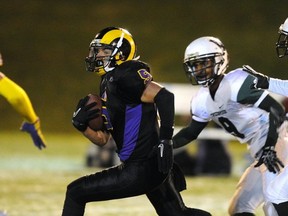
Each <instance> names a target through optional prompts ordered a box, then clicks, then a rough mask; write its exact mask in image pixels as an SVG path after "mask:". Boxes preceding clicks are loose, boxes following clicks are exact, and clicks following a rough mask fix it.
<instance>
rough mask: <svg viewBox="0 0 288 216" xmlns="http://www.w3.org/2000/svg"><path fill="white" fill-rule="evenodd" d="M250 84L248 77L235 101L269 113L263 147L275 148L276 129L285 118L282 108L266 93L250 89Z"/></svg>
mask: <svg viewBox="0 0 288 216" xmlns="http://www.w3.org/2000/svg"><path fill="white" fill-rule="evenodd" d="M252 83H253V77H251V76H248V77H247V78H246V80H245V81H244V83H243V85H242V86H241V88H240V90H239V93H238V95H237V101H238V102H239V103H242V104H252V105H253V106H256V107H259V108H260V109H263V110H265V111H266V112H268V113H269V131H268V135H267V139H266V142H265V146H275V144H276V141H277V139H278V133H277V129H278V128H279V126H280V125H281V124H282V122H283V120H284V117H285V111H284V108H283V106H282V105H281V104H280V103H278V102H277V101H276V100H275V99H274V98H273V97H272V96H271V95H269V94H268V92H267V91H264V90H261V89H251V88H250V86H251V84H252Z"/></svg>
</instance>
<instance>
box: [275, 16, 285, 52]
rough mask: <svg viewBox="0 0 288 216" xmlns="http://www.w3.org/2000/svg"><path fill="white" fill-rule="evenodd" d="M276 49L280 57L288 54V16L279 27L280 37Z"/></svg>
mask: <svg viewBox="0 0 288 216" xmlns="http://www.w3.org/2000/svg"><path fill="white" fill-rule="evenodd" d="M276 51H277V55H278V57H279V58H282V57H284V56H288V18H287V19H286V20H285V22H284V23H283V24H282V25H280V27H279V37H278V41H277V43H276Z"/></svg>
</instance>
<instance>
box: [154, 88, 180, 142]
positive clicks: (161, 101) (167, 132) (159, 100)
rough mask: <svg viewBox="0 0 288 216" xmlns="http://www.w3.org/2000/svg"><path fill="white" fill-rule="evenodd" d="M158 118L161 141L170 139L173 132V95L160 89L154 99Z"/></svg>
mask: <svg viewBox="0 0 288 216" xmlns="http://www.w3.org/2000/svg"><path fill="white" fill-rule="evenodd" d="M154 101H155V104H156V106H157V109H158V113H159V116H160V134H159V138H160V140H161V139H172V136H173V131H174V116H175V109H174V94H173V93H171V92H169V91H168V90H166V89H165V88H162V89H161V90H160V91H159V92H158V93H157V95H156V96H155V98H154Z"/></svg>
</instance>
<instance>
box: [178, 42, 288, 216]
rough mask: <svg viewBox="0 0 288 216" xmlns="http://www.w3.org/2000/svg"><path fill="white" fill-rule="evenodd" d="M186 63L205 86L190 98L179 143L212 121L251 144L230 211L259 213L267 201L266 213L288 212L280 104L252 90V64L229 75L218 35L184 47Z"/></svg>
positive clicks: (188, 70)
mask: <svg viewBox="0 0 288 216" xmlns="http://www.w3.org/2000/svg"><path fill="white" fill-rule="evenodd" d="M184 66H185V71H186V74H187V76H188V78H189V79H190V81H191V83H192V84H196V85H202V88H200V90H199V92H198V93H197V94H196V96H195V97H194V98H193V99H192V102H191V113H192V120H191V123H190V124H189V125H188V126H187V127H186V128H183V129H182V130H180V131H179V132H178V133H177V134H176V135H175V136H174V137H173V141H174V147H175V148H179V147H181V146H183V145H186V144H188V143H190V142H191V141H192V140H194V139H196V138H197V137H198V135H199V134H200V133H201V131H202V130H203V129H204V128H205V126H206V125H207V124H208V122H209V121H214V122H216V123H217V124H218V125H219V126H221V127H222V128H223V129H224V130H226V131H227V132H228V133H230V134H232V135H234V136H235V137H237V139H238V140H239V141H240V142H241V143H247V144H248V145H247V146H248V149H249V151H250V154H251V155H252V157H254V158H255V163H253V164H252V165H251V166H250V167H249V168H248V169H247V170H246V171H245V173H244V174H243V176H242V178H241V179H240V182H239V184H238V187H237V191H236V192H235V194H234V197H233V198H232V201H231V204H230V207H229V214H230V215H235V216H236V215H237V216H240V215H242V216H244V215H254V211H255V209H256V208H257V207H258V206H259V205H260V204H262V203H263V202H265V203H266V205H265V206H266V207H267V208H265V212H266V213H265V214H266V215H271V216H272V215H273V216H275V215H277V214H278V215H279V216H284V215H286V216H287V212H288V206H287V205H285V206H284V205H282V204H283V203H284V204H286V203H285V202H287V201H288V171H287V170H288V168H287V167H286V166H285V168H284V165H286V164H288V161H287V160H286V159H285V158H287V156H288V149H287V147H288V145H286V146H287V147H286V149H285V148H284V147H285V145H282V144H283V143H285V138H286V137H287V136H286V128H285V127H284V126H283V127H281V130H282V131H283V132H282V133H281V136H279V135H278V128H280V125H282V123H283V121H282V119H283V118H282V116H284V115H285V113H284V109H283V107H282V106H281V104H279V103H278V102H277V101H275V100H274V99H273V98H272V97H271V96H270V95H269V93H268V92H267V91H264V90H261V89H251V88H250V86H251V85H252V84H253V81H254V79H255V78H254V77H253V76H250V75H249V74H247V73H246V72H245V71H246V70H250V67H249V66H244V67H243V68H238V69H236V70H233V71H231V72H229V73H228V74H224V72H225V71H226V69H227V67H228V54H227V51H226V49H225V47H224V45H223V43H222V42H221V41H220V40H219V39H217V38H214V37H201V38H198V39H196V40H194V41H192V42H191V43H190V44H189V46H188V47H187V48H186V51H185V57H184ZM283 124H284V123H283ZM287 139H288V137H287ZM278 150H279V152H281V154H279V153H278ZM286 182H287V183H286ZM279 185H281V186H279ZM269 204H270V205H269ZM272 204H273V205H272ZM273 206H274V207H275V208H276V210H277V212H278V213H276V212H275V209H274V208H273ZM268 207H269V208H268ZM271 207H272V208H271ZM272 212H273V213H272Z"/></svg>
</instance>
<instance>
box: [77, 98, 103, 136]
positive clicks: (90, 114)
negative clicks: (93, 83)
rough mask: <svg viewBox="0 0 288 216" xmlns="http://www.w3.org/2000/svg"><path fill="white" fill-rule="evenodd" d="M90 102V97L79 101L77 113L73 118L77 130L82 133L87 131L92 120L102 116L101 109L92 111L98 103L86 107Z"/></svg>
mask: <svg viewBox="0 0 288 216" xmlns="http://www.w3.org/2000/svg"><path fill="white" fill-rule="evenodd" d="M88 100H89V96H86V97H84V98H82V99H80V100H79V102H78V105H77V107H76V111H75V112H74V113H73V117H72V124H73V125H74V127H75V128H76V129H77V130H79V131H82V132H83V131H85V130H86V128H87V126H88V123H89V121H90V120H91V119H93V118H97V117H98V116H99V115H101V114H100V110H99V109H93V110H90V109H91V108H92V107H94V106H96V102H93V103H91V104H89V105H86V103H87V101H88Z"/></svg>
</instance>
